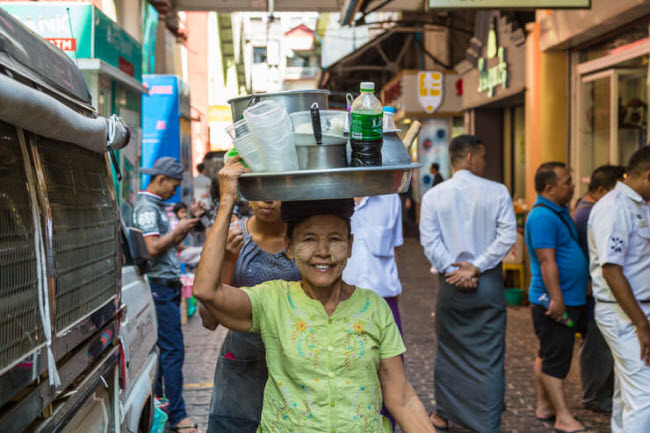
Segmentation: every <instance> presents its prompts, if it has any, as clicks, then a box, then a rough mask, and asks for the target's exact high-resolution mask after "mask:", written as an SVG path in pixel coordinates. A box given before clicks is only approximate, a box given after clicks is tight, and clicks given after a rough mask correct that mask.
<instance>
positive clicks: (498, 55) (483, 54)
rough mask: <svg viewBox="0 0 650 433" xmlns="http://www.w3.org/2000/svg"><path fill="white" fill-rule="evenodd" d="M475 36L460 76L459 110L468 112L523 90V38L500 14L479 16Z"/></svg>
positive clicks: (485, 13) (479, 14)
mask: <svg viewBox="0 0 650 433" xmlns="http://www.w3.org/2000/svg"><path fill="white" fill-rule="evenodd" d="M477 22H478V25H477V29H479V31H477V33H476V34H475V35H474V38H472V41H473V42H472V46H471V47H470V49H469V50H468V51H467V54H468V56H467V58H468V59H469V60H468V61H467V62H465V63H466V65H467V66H468V67H467V68H466V69H465V68H462V67H461V68H459V71H460V72H461V73H462V76H463V83H464V85H463V87H464V89H465V90H464V92H463V108H464V109H471V108H476V107H479V106H483V105H486V104H490V103H493V102H496V101H499V100H502V99H505V98H509V97H512V96H515V95H518V94H520V93H521V92H523V90H524V87H525V79H526V76H525V67H526V64H525V58H526V46H525V43H526V37H525V34H524V31H523V29H522V28H514V26H513V25H512V24H511V23H508V22H507V18H506V17H505V16H503V15H502V14H501V13H500V12H496V11H490V12H487V11H485V12H479V13H478V14H477Z"/></svg>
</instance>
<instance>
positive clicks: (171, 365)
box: [133, 157, 204, 433]
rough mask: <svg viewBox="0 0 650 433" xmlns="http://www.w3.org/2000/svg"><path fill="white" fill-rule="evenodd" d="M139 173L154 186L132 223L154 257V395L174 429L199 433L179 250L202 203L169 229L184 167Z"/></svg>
mask: <svg viewBox="0 0 650 433" xmlns="http://www.w3.org/2000/svg"><path fill="white" fill-rule="evenodd" d="M141 171H142V172H143V173H145V174H149V175H151V180H150V182H149V185H148V186H147V189H146V190H145V191H141V192H140V193H138V200H137V202H136V205H135V209H134V211H133V220H134V221H133V223H134V225H135V227H137V228H139V229H140V230H142V234H143V235H144V240H145V243H146V244H147V250H148V251H149V254H150V255H151V257H152V259H151V268H150V270H149V272H148V273H147V275H148V277H149V283H150V285H151V292H152V294H153V299H154V303H155V304H156V316H157V318H158V347H159V348H160V368H159V374H158V378H157V380H156V388H155V390H154V392H155V394H156V396H158V397H162V396H163V395H164V396H165V397H167V399H168V400H169V408H168V410H167V414H168V415H169V422H170V424H171V426H172V427H173V428H175V429H177V430H179V431H180V429H182V430H183V432H184V433H198V432H199V430H198V428H197V426H196V424H195V423H194V422H193V421H192V420H191V419H189V418H188V416H187V412H186V410H185V402H184V401H183V396H182V391H183V359H184V357H185V352H184V346H183V333H182V331H181V313H180V300H181V292H180V288H181V287H182V284H181V282H180V276H181V268H180V262H179V260H178V252H177V250H176V245H177V244H178V243H180V242H182V241H183V239H185V236H187V234H188V233H189V231H190V230H191V229H192V228H193V227H195V226H196V225H197V223H198V221H199V218H197V217H198V216H200V214H202V213H203V211H204V206H203V205H202V203H201V202H193V203H192V205H191V206H190V218H185V219H183V220H180V221H179V223H178V225H177V226H176V227H175V228H174V229H170V225H169V219H168V218H167V212H166V210H165V204H164V201H165V200H168V199H169V198H171V197H172V196H173V195H174V194H175V193H176V189H177V188H178V186H179V185H180V184H181V179H182V178H183V167H182V166H181V164H180V163H179V162H178V161H177V160H176V159H174V158H170V157H164V158H160V159H158V160H156V162H155V163H154V165H153V167H151V168H143V169H142V170H141ZM163 383H164V390H163Z"/></svg>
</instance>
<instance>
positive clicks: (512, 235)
mask: <svg viewBox="0 0 650 433" xmlns="http://www.w3.org/2000/svg"><path fill="white" fill-rule="evenodd" d="M516 239H517V222H516V219H515V211H514V208H513V206H512V200H511V199H510V193H509V192H508V189H507V188H506V187H505V185H502V184H500V183H497V182H493V181H491V180H487V179H484V178H482V177H479V176H476V175H474V174H472V173H471V172H469V171H468V170H459V171H457V172H456V173H455V174H454V176H453V177H452V178H451V179H449V180H447V181H445V182H442V183H441V184H439V185H437V186H436V187H434V188H431V189H430V190H429V191H427V193H426V194H424V197H423V198H422V206H421V209H420V242H421V243H422V246H423V247H424V253H425V255H426V256H427V258H428V259H429V261H430V262H431V263H432V264H433V266H435V267H436V268H438V269H439V270H440V272H443V273H448V272H452V271H454V270H455V269H456V268H455V267H454V266H452V265H451V264H452V263H456V262H460V261H468V262H470V263H472V264H473V265H474V266H476V267H477V268H479V269H480V271H481V272H484V271H487V270H489V269H492V268H494V267H496V266H497V265H498V264H499V262H501V260H503V258H504V257H505V256H506V254H508V252H509V251H510V249H511V248H512V246H513V245H514V243H515V241H516Z"/></svg>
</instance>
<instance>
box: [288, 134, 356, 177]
mask: <svg viewBox="0 0 650 433" xmlns="http://www.w3.org/2000/svg"><path fill="white" fill-rule="evenodd" d="M346 144H347V140H343V141H342V142H340V143H333V144H325V143H323V144H303V145H302V146H296V153H297V154H298V167H300V169H301V170H325V169H328V168H341V167H347V166H348V154H347V152H346Z"/></svg>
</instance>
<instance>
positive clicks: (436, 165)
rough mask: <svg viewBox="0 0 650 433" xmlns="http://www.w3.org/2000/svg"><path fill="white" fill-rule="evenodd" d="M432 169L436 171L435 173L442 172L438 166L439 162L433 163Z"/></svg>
mask: <svg viewBox="0 0 650 433" xmlns="http://www.w3.org/2000/svg"><path fill="white" fill-rule="evenodd" d="M431 168H432V169H434V170H435V171H440V164H438V163H437V162H432V163H431Z"/></svg>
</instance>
